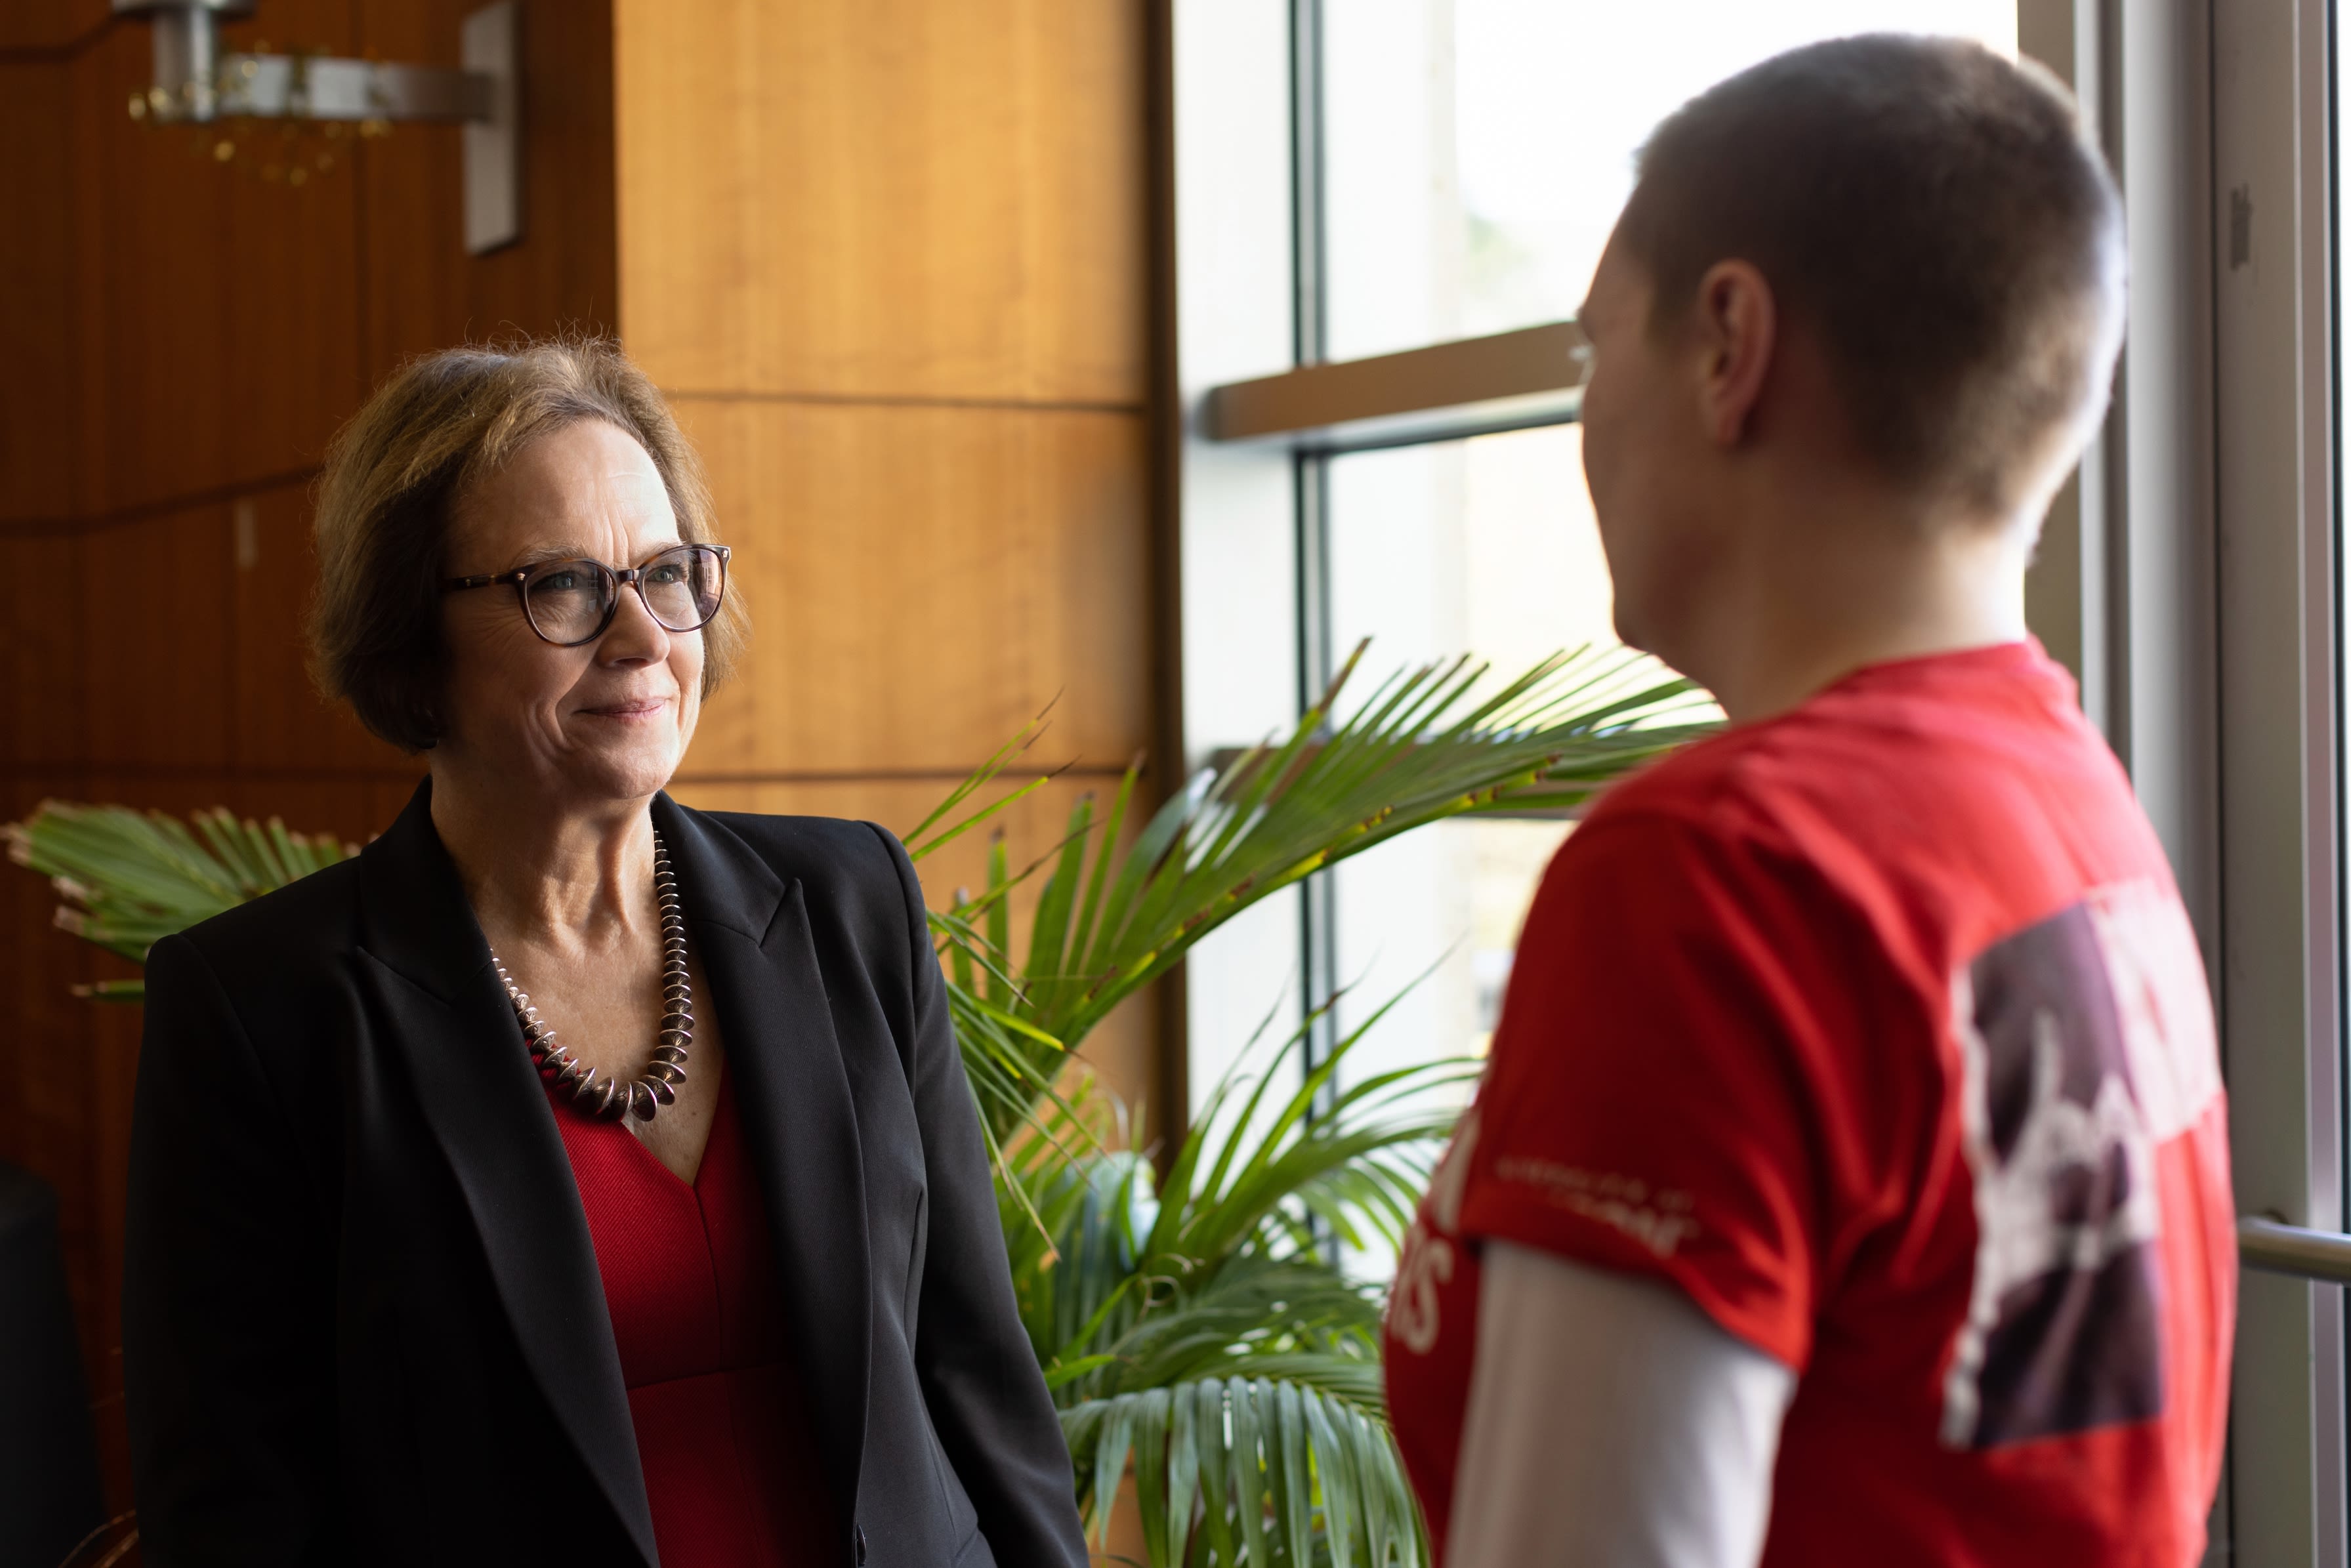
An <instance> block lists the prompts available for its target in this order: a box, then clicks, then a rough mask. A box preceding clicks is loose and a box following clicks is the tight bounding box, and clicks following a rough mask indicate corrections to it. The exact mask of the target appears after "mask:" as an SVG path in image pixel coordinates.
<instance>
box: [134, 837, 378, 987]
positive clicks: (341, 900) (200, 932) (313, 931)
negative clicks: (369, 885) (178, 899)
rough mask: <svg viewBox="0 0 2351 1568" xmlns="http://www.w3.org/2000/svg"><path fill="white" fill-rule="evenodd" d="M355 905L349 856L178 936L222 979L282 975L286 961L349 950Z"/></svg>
mask: <svg viewBox="0 0 2351 1568" xmlns="http://www.w3.org/2000/svg"><path fill="white" fill-rule="evenodd" d="M359 903H360V862H359V859H358V857H357V856H353V857H351V858H350V859H349V860H341V861H338V862H335V863H334V864H333V865H329V866H322V867H320V868H319V870H317V871H314V872H312V873H310V874H308V876H304V877H299V878H297V879H296V880H295V881H293V882H289V883H287V884H286V885H285V886H283V887H280V888H276V889H274V890H272V891H270V892H268V893H265V894H262V895H261V896H259V897H258V898H254V899H248V900H247V901H246V902H245V903H243V904H236V905H235V906H234V907H232V908H228V909H225V910H223V911H221V912H220V913H219V914H218V915H213V916H211V917H209V918H208V919H204V920H201V921H198V922H197V923H196V924H195V925H191V926H189V927H188V928H187V929H185V930H184V931H183V932H181V933H180V934H179V935H180V937H181V939H182V940H183V941H184V942H186V943H187V945H188V946H192V947H193V948H194V949H195V950H196V951H197V952H198V953H200V954H202V955H203V956H204V961H205V963H206V964H207V965H208V966H209V967H211V968H212V969H213V970H214V973H215V974H218V975H220V976H222V977H223V978H224V980H225V979H226V978H228V977H232V976H240V975H243V974H245V973H246V972H247V971H252V972H255V973H256V974H260V975H267V974H272V973H276V974H282V973H284V972H285V969H286V967H287V963H288V960H289V959H294V958H298V957H299V956H303V955H317V954H322V953H325V952H328V951H331V950H337V949H341V948H346V947H350V946H353V945H354V944H355V943H356V941H357V931H358V913H359ZM166 940H170V938H166Z"/></svg>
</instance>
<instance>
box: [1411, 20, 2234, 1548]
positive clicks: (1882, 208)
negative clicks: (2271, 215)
mask: <svg viewBox="0 0 2351 1568" xmlns="http://www.w3.org/2000/svg"><path fill="white" fill-rule="evenodd" d="M2122 291H2123V256H2122V230H2121V220H2120V210H2119V204H2118V201H2117V199H2116V193H2115V189H2114V185H2113V183H2112V181H2111V179H2110V178H2109V176H2108V175H2107V173H2106V171H2105V166H2104V165H2103V163H2102V162H2100V160H2099V158H2098V155H2097V153H2096V152H2095V151H2094V149H2093V148H2092V147H2091V146H2090V145H2089V144H2088V143H2087V142H2086V141H2085V139H2084V135H2083V132H2082V131H2081V129H2080V126H2079V122H2078V119H2077V116H2076V114H2075V112H2074V106H2073V104H2072V103H2071V101H2070V100H2069V99H2067V98H2066V96H2065V94H2064V91H2063V89H2060V88H2059V87H2057V85H2056V84H2055V83H2054V82H2053V80H2051V79H2049V78H2047V77H2046V76H2045V75H2044V74H2043V73H2042V72H2040V71H2039V70H2038V69H2037V68H2032V67H2029V66H2028V67H2020V66H2017V65H2013V64H2011V63H2009V62H2007V61H2005V60H2002V59H2001V58H1999V57H1996V56H1994V55H1992V54H1990V53H1989V52H1987V51H1985V50H1983V49H1981V48H1979V47H1975V46H1972V45H1963V44H1959V43H1955V42H1949V41H1943V40H1934V39H1926V38H1917V37H1856V38H1847V39H1842V40H1838V41H1836V42H1834V43H1828V44H1823V45H1818V46H1815V47H1810V48H1805V49H1800V50H1796V51H1794V52H1792V53H1790V54H1787V55H1783V56H1781V57H1778V58H1776V59H1773V60H1771V61H1767V62H1766V63H1764V64H1763V65H1761V66H1758V67H1756V68H1754V69H1752V70H1750V71H1748V72H1745V73H1744V74H1742V75H1740V76H1738V77H1735V78H1731V79H1730V80H1729V81H1727V82H1724V83H1722V84H1721V85H1719V86H1718V87H1716V88H1714V89H1711V90H1710V91H1708V92H1707V93H1706V94H1704V95H1702V96H1701V97H1699V98H1698V99H1694V100H1693V101H1692V102H1691V103H1689V104H1688V105H1687V106H1686V107H1685V108H1683V109H1682V110H1679V111H1678V112H1677V113H1676V114H1675V115H1674V116H1673V117H1672V118H1671V119H1669V120H1667V121H1666V122H1665V124H1664V125H1663V126H1661V127H1660V128H1659V129H1658V131H1656V135H1655V136H1654V138H1653V139H1652V140H1651V141H1650V143H1649V145H1648V147H1647V148H1646V151H1645V152H1644V153H1643V155H1642V163H1641V170H1640V178H1639V181H1638V183H1637V185H1636V187H1635V192H1634V194H1633V196H1632V198H1631V200H1630V202H1629V203H1628V204H1627V205H1626V208H1625V214H1624V215H1623V217H1622V218H1621V219H1620V221H1619V223H1618V225H1617V227H1616V232H1615V234H1614V236H1613V237H1612V239H1611V241H1610V244H1609V246H1608V249H1607V252H1606V254H1605V255H1604V257H1603V259H1602V261H1601V264H1600V267H1599V269H1598V271H1597V273H1596V275H1595V277H1594V278H1593V286H1592V293H1591V297H1590V298H1589V299H1588V300H1587V302H1586V304H1585V307H1584V310H1583V327H1584V329H1585V331H1586V333H1587V334H1588V335H1589V337H1590V339H1591V340H1592V344H1593V366H1592V374H1591V378H1590V381H1589V383H1588V385H1587V387H1586V390H1585V392H1584V404H1583V423H1584V437H1583V442H1584V446H1583V451H1584V469H1585V476H1586V477H1587V479H1588V481H1589V483H1590V486H1591V489H1592V498H1593V506H1594V508H1595V510H1596V513H1597V516H1598V518H1599V524H1600V531H1601V538H1602V541H1603V543H1604V547H1605V549H1606V550H1607V555H1608V560H1609V567H1610V570H1611V573H1612V575H1613V577H1614V583H1615V593H1616V600H1615V606H1616V609H1615V613H1616V622H1617V627H1618V631H1619V632H1620V634H1621V635H1622V636H1623V637H1624V639H1625V642H1627V643H1630V644H1632V645H1634V646H1635V647H1638V648H1643V649H1646V650H1648V651H1650V652H1652V653H1656V655H1658V656H1659V657H1660V658H1662V659H1664V660H1665V661H1666V662H1667V663H1668V664H1672V665H1673V666H1674V667H1675V668H1677V669H1679V670H1681V671H1683V672H1685V673H1687V674H1688V675H1689V676H1691V677H1692V678H1693V679H1694V680H1696V681H1698V683H1699V684H1701V685H1704V686H1706V687H1708V689H1709V690H1711V691H1712V692H1713V693H1714V694H1715V695H1716V696H1717V698H1718V699H1719V701H1720V702H1721V704H1722V706H1723V708H1724V711H1725V712H1726V713H1727V714H1728V715H1729V719H1730V721H1731V723H1730V726H1729V728H1727V729H1726V730H1725V731H1723V732H1722V733H1721V734H1720V735H1719V736H1717V737H1713V738H1711V739H1709V740H1707V741H1706V742H1704V743H1702V744H1700V745H1698V746H1695V747H1690V748H1688V749H1687V750H1685V751H1683V752H1681V753H1679V754H1677V755H1676V756H1674V757H1672V758H1669V759H1667V761H1665V762H1663V763H1661V764H1659V765H1658V766H1656V767H1655V768H1651V769H1649V770H1648V771H1646V772H1645V773H1643V774H1642V775H1640V776H1639V777H1637V778H1635V779H1631V780H1629V781H1627V782H1625V783H1624V784H1623V785H1621V786H1619V787H1618V788H1617V789H1614V791H1612V792H1611V793H1610V794H1609V795H1608V796H1607V797H1606V798H1605V799H1604V800H1602V801H1601V802H1600V803H1599V804H1598V806H1597V807H1595V808H1594V810H1593V811H1592V812H1591V813H1590V815H1589V816H1588V817H1587V818H1586V819H1585V821H1583V824H1582V825H1581V826H1580V827H1579V828H1578V829H1577V831H1575V833H1574V835H1573V837H1572V838H1571V839H1570V840H1569V841H1568V842H1567V844H1566V846H1565V847H1564V848H1563V849H1562V851H1561V852H1560V854H1559V856H1558V858H1557V860H1556V861H1555V862H1553V863H1552V867H1551V870H1550V872H1549V873H1548V874H1547V875H1546V877H1545V878H1544V881H1543V883H1542V886H1541V891H1540V892H1539V893H1538V894H1537V895H1536V898H1535V902H1534V906H1533V909H1532V911H1531V914H1530V915H1529V916H1528V919H1527V925H1526V931H1525V935H1524V936H1523V938H1522V940H1521V943H1520V949H1519V957H1518V962H1517V966H1516V969H1515V971H1514V973H1513V975H1512V977H1511V982H1510V996H1509V999H1508V1002H1507V1005H1506V1007H1505V1009H1504V1011H1503V1016H1502V1021H1501V1026H1500V1029H1499V1030H1498V1032H1497V1033H1496V1036H1495V1040H1494V1048H1493V1057H1492V1061H1491V1063H1490V1065H1489V1070H1488V1072H1487V1076H1486V1080H1485V1082H1484V1083H1483V1084H1482V1085H1481V1087H1480V1090H1479V1094H1478V1097H1477V1101H1476V1103H1475V1104H1474V1105H1473V1107H1472V1108H1471V1109H1470V1110H1469V1111H1468V1113H1466V1114H1465V1116H1464V1118H1463V1120H1462V1123H1461V1126H1460V1128H1459V1130H1458V1134H1457V1135H1456V1137H1455V1140H1454V1144H1453V1146H1452V1148H1451V1149H1450V1150H1449V1151H1448V1153H1447V1155H1446V1158H1445V1160H1444V1162H1443V1163H1442V1165H1441V1166H1439V1167H1438V1171H1437V1176H1436V1179H1435V1181H1434V1183H1433V1184H1432V1187H1431V1190H1430V1192H1429V1194H1428V1196H1427V1197H1426V1200H1425V1202H1424V1203H1423V1205H1422V1207H1421V1209H1420V1212H1419V1216H1418V1218H1417V1222H1416V1224H1415V1226H1414V1227H1413V1229H1412V1231H1411V1233H1410V1235H1409V1236H1408V1238H1407V1240H1406V1244H1405V1249H1404V1254H1403V1258H1402V1260H1401V1262H1400V1264H1399V1268H1398V1273H1397V1279H1396V1283H1395V1291H1394V1293H1393V1295H1392V1298H1391V1301H1390V1305H1389V1309H1388V1324H1387V1338H1388V1343H1387V1368H1388V1373H1387V1375H1388V1390H1389V1401H1390V1407H1391V1413H1392V1416H1393V1419H1394V1422H1395V1432H1396V1439H1397V1442H1398V1444H1399V1446H1400V1448H1401V1449H1402V1451H1403V1454H1404V1458H1405V1464H1406V1466H1407V1468H1408V1469H1409V1471H1410V1474H1411V1477H1412V1480H1413V1484H1414V1486H1415V1487H1416V1490H1417V1491H1418V1493H1419V1495H1420V1498H1421V1501H1422V1503H1423V1506H1424V1508H1425V1510H1426V1516H1427V1520H1428V1523H1429V1527H1430V1530H1431V1532H1432V1535H1433V1537H1434V1539H1435V1541H1436V1542H1437V1551H1438V1552H1439V1556H1440V1561H1441V1562H1443V1563H1445V1564H1446V1568H1499V1565H1502V1564H1508V1565H1510V1568H1553V1565H1560V1564H1569V1563H1576V1564H1583V1563H1591V1564H1606V1565H1608V1568H1627V1565H1632V1568H1640V1565H1648V1564H1660V1565H1663V1564H1672V1565H1676V1568H1718V1565H1728V1564H1746V1563H1753V1562H1755V1561H1757V1559H1758V1558H1759V1556H1760V1558H1761V1560H1762V1561H1763V1562H1764V1563H1769V1564H1773V1565H1780V1564H1785V1565H1788V1568H1797V1565H1802V1568H1822V1565H1834V1564H1840V1563H1855V1564H1869V1565H1872V1568H1876V1565H1881V1564H1902V1565H1904V1568H1909V1565H1915V1564H1937V1563H1950V1564H1959V1563H1966V1564H1990V1563H1998V1564H2005V1563H2053V1564H2064V1565H2066V1568H2084V1565H2095V1564H2124V1563H2128V1564H2149V1565H2156V1564H2160V1565H2163V1568H2174V1565H2179V1564H2186V1563H2193V1562H2195V1561H2196V1560H2197V1558H2198V1557H2199V1554H2200V1552H2201V1551H2202V1547H2203V1538H2204V1517H2205V1513H2206V1511H2207V1510H2208V1508H2209V1507H2210V1502H2211V1500H2212V1496H2213V1490H2214V1487H2215V1485H2216V1481H2217V1478H2218V1473H2219V1466H2220V1447H2221V1436H2222V1426H2223V1419H2224V1413H2225V1410H2226V1407H2227V1403H2228V1347H2229V1343H2230V1337H2231V1332H2232V1326H2233V1318H2234V1312H2235V1300H2234V1281H2235V1276H2236V1261H2235V1254H2234V1243H2233V1230H2232V1206H2231V1196H2230V1190H2229V1170H2228V1154H2227V1145H2226V1141H2225V1124H2226V1110H2225V1106H2224V1103H2223V1100H2222V1095H2221V1090H2220V1071H2219V1067H2218V1063H2217V1056H2216V1051H2215V1045H2214V1039H2213V1026H2212V1014H2211V1007H2210V998H2209V996H2208V993H2207V991H2206V986H2205V977H2204V969H2203V966H2202V963H2201V961H2200V959H2199V956H2198V953H2197V947H2196V939H2195V936H2194V935H2193V933H2192V931H2191V930H2190V927H2189V921H2188V916H2187V915H2186V913H2185V911H2184V910H2183V908H2182V907H2181V904H2180V902H2179V894H2178V893H2177V891H2176V889H2175V888H2174V886H2173V883H2172V879H2171V873H2170V871H2169V868H2168V865H2167V863H2166V862H2165V858H2164V855H2163V852H2162V849H2161V846H2160V845H2159V844H2158V841H2157V840H2156V838H2155V835H2154V833H2153V832H2152V831H2151V830H2150V829H2149V827H2148V825H2147V821H2146V819H2145V817H2144V816H2143V815H2142V814H2141V813H2140V811H2139V810H2138V808H2137V804H2136V802H2135V801H2134V800H2133V799H2132V796H2131V792H2130V786H2129V782H2128V780H2127V779H2126V778H2125V776H2124V774H2123V772H2122V770H2121V768H2119V767H2118V766H2117V764H2116V761H2115V759H2114V757H2113V756H2112V754H2111V753H2110V752H2109V751H2108V750H2107V749H2106V747H2105V745H2104V744H2103V742H2102V741H2101V740H2100V738H2099V737H2098V735H2097V734H2096V732H2095V730H2094V729H2093V728H2092V727H2090V726H2089V725H2088V724H2087V722H2086V721H2085V719H2084V718H2083V716H2082V715H2081V713H2080V711H2079V708H2078V706H2076V703H2075V700H2074V689H2073V685H2072V683H2071V682H2070V681H2069V680H2068V678H2067V677H2066V676H2065V674H2064V672H2063V671H2062V670H2060V669H2059V668H2058V667H2057V666H2056V665H2054V664H2052V663H2051V662H2050V660H2049V659H2048V658H2047V657H2046V656H2045V655H2044V654H2043V652H2042V651H2041V649H2040V648H2039V646H2038V645H2037V644H2035V643H2033V642H2032V639H2031V638H2030V636H2029V635H2028V634H2027V633H2026V631H2025V627H2024V615H2023V579H2024V569H2025V565H2026V561H2027V559H2028V558H2029V556H2030V553H2031V549H2032V541H2033V538H2034V536H2035V533H2036V530H2037V527H2038V523H2039V519H2040V517H2041V516H2042V513H2043V509H2044V508H2045V507H2047V505H2048V502H2049V500H2050V497H2051V496H2052V495H2053V493H2054V491H2055V489H2056V487H2057V486H2058V485H2059V483H2060V482H2061V480H2062V478H2063V476H2064V474H2065V472H2066V471H2067V469H2068V468H2069V467H2070V466H2071V465H2072V464H2073V463H2074V460H2075V459H2076V458H2077V457H2078V455H2079V454H2080V451H2081V447H2082V444H2083V443H2084V441H2085V439H2086V437H2087V434H2088V432H2089V431H2090V430H2091V429H2092V428H2093V427H2094V426H2095V422H2096V420H2097V419H2098V417H2099V416H2100V414H2101V413H2102V411H2103V408H2104V404H2105V392H2106V388H2107V385H2108V382H2109V379H2110V376H2111V374H2112V371H2113V367H2114V362H2115V356H2116V351H2117V349H2118V345H2119V340H2120V336H2121V321H2122Z"/></svg>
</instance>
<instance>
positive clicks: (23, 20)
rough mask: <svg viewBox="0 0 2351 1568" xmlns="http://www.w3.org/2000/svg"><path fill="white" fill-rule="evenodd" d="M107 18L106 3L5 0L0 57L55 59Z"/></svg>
mask: <svg viewBox="0 0 2351 1568" xmlns="http://www.w3.org/2000/svg"><path fill="white" fill-rule="evenodd" d="M107 14H108V13H107V5H106V0H8V4H6V5H0V54H24V55H31V56H55V55H56V54H58V53H60V52H62V51H64V50H66V49H68V48H70V47H72V46H73V45H74V44H75V43H77V42H78V41H79V40H81V39H82V38H84V37H88V36H89V34H91V33H93V32H96V31H97V30H98V29H99V28H101V27H103V26H106V22H107ZM12 145H16V144H12Z"/></svg>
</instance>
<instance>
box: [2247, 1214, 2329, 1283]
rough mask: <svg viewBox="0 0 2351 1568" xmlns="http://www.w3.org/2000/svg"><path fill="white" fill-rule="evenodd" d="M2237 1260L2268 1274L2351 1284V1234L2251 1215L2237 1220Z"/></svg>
mask: <svg viewBox="0 0 2351 1568" xmlns="http://www.w3.org/2000/svg"><path fill="white" fill-rule="evenodd" d="M2237 1261H2238V1262H2239V1263H2240V1264H2241V1265H2242V1266H2243V1267H2245V1268H2248V1269H2259V1270H2262V1271H2263V1272H2265V1273H2271V1274H2292V1275H2294V1276H2295V1277H2297V1278H2299V1279H2304V1280H2325V1281H2330V1282H2331V1283H2334V1284H2337V1285H2351V1235H2346V1234H2345V1233H2344V1232H2342V1231H2339V1230H2309V1229H2305V1228H2303V1227H2302V1226H2299V1225H2285V1224H2282V1223H2280V1222H2279V1221H2277V1220H2274V1219H2264V1218H2261V1217H2260V1216H2258V1215H2249V1216H2247V1217H2246V1218H2242V1219H2240V1220H2238V1221H2237Z"/></svg>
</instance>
